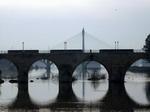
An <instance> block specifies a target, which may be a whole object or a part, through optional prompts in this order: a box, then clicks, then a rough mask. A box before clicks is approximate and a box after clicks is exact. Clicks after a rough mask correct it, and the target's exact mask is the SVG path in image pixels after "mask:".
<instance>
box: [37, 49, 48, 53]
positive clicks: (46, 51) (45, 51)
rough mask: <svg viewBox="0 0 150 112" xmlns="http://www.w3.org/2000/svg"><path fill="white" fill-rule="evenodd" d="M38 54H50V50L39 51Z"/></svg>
mask: <svg viewBox="0 0 150 112" xmlns="http://www.w3.org/2000/svg"><path fill="white" fill-rule="evenodd" d="M39 53H50V50H39Z"/></svg>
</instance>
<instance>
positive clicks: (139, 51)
mask: <svg viewBox="0 0 150 112" xmlns="http://www.w3.org/2000/svg"><path fill="white" fill-rule="evenodd" d="M144 52H145V51H144V50H142V49H134V53H144Z"/></svg>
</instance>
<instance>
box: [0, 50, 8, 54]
mask: <svg viewBox="0 0 150 112" xmlns="http://www.w3.org/2000/svg"><path fill="white" fill-rule="evenodd" d="M7 53H8V51H7V50H2V51H0V54H7Z"/></svg>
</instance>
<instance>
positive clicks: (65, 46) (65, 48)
mask: <svg viewBox="0 0 150 112" xmlns="http://www.w3.org/2000/svg"><path fill="white" fill-rule="evenodd" d="M64 50H67V42H64Z"/></svg>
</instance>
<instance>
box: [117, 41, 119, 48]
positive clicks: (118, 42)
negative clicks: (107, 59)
mask: <svg viewBox="0 0 150 112" xmlns="http://www.w3.org/2000/svg"><path fill="white" fill-rule="evenodd" d="M117 49H119V41H117Z"/></svg>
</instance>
